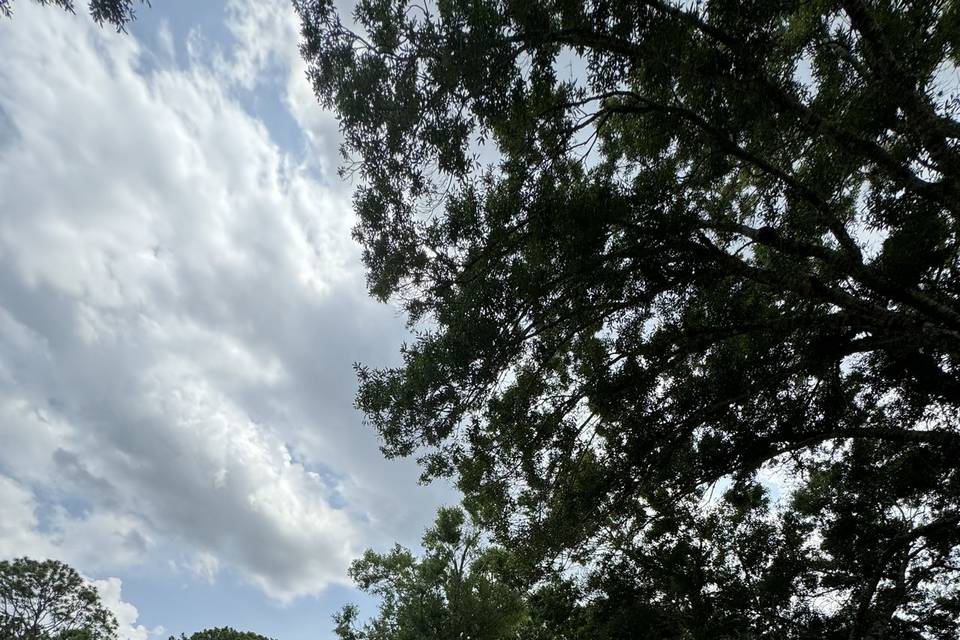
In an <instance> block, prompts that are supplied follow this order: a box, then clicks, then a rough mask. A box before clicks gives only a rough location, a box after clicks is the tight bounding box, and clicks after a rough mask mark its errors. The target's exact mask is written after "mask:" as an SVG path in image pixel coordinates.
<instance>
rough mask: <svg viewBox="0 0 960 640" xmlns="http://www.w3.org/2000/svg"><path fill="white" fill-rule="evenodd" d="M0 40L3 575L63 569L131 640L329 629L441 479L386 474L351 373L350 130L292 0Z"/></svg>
mask: <svg viewBox="0 0 960 640" xmlns="http://www.w3.org/2000/svg"><path fill="white" fill-rule="evenodd" d="M13 9H14V17H13V19H12V20H6V21H4V22H2V23H0V60H3V64H2V65H0V442H2V443H3V446H2V447H0V512H2V513H3V514H4V517H3V518H2V519H0V557H14V556H20V555H30V556H33V557H55V558H59V559H62V560H64V561H67V562H69V563H70V564H72V565H73V566H75V567H77V568H78V569H79V570H80V571H81V572H82V573H83V574H84V575H86V576H87V577H89V578H90V579H91V580H95V581H96V582H97V584H98V586H99V587H100V588H101V592H102V593H103V595H104V598H105V600H106V601H107V602H108V603H109V604H110V605H111V606H112V607H113V608H114V610H115V611H116V613H117V615H118V618H119V619H120V621H121V624H122V637H123V638H124V640H151V639H153V638H158V637H160V638H164V640H165V639H166V637H167V635H169V634H174V633H177V634H179V633H180V632H187V633H190V632H193V631H196V630H198V629H201V628H204V627H210V626H222V625H231V626H234V627H238V628H244V629H250V630H253V631H257V632H260V633H263V634H266V635H269V636H272V637H276V638H278V639H279V640H306V639H307V638H310V639H311V640H315V639H322V638H329V637H332V634H331V632H330V627H331V625H330V615H331V613H332V612H333V611H334V610H336V609H338V608H339V607H340V606H341V605H342V604H343V603H345V602H348V601H358V602H360V603H362V604H363V605H364V607H365V608H366V609H367V610H368V611H369V610H370V609H371V607H372V606H373V603H372V602H371V601H370V600H369V599H365V598H364V597H363V596H362V595H361V594H358V593H357V592H356V591H355V590H354V589H353V587H352V586H351V585H350V583H349V580H348V579H347V576H346V567H347V565H348V563H349V561H350V559H351V558H353V557H355V556H356V555H357V554H359V553H360V552H361V551H362V550H363V549H364V548H366V547H371V546H372V547H376V548H386V547H388V546H389V545H391V544H392V543H393V542H394V541H399V542H401V543H403V544H406V545H410V546H413V545H416V544H417V541H418V540H419V536H420V533H421V531H422V530H423V528H424V526H425V525H426V524H427V523H428V522H429V521H430V520H431V518H432V514H433V512H434V510H435V508H436V507H437V506H438V505H439V504H442V503H452V502H454V501H455V500H456V495H455V494H454V493H453V492H452V490H450V489H449V488H447V487H441V486H431V487H421V486H419V485H418V484H417V481H416V480H417V476H418V470H417V469H416V466H415V464H414V463H413V462H412V461H409V460H401V461H386V460H384V459H383V458H382V456H381V455H380V452H379V450H378V446H377V445H378V443H377V440H376V437H375V435H374V434H373V433H372V432H371V431H370V430H369V429H368V428H366V427H365V426H364V425H363V424H362V417H361V416H360V415H358V414H357V412H356V411H355V410H354V409H353V406H352V405H353V395H354V391H355V379H354V376H353V371H352V364H353V363H354V362H357V361H360V362H364V363H369V364H378V365H389V364H391V363H393V362H396V358H397V353H398V347H399V345H400V343H401V342H402V341H403V340H404V339H405V337H406V330H405V328H404V326H403V323H402V320H401V318H399V316H398V314H397V312H396V310H395V309H393V308H391V307H389V306H387V305H381V304H378V303H376V302H374V301H372V300H371V299H370V298H369V297H368V296H367V295H366V292H365V287H364V277H363V270H362V266H361V265H360V261H359V250H358V248H357V247H356V246H355V244H354V243H353V241H352V240H351V238H350V227H351V226H352V213H351V211H350V190H351V186H350V185H349V184H345V183H343V182H342V181H341V180H340V179H339V178H338V177H337V175H336V166H337V162H338V151H337V145H338V142H339V139H338V133H337V124H336V120H335V118H334V117H333V116H332V114H330V113H326V112H324V111H323V110H321V109H320V108H319V106H318V105H317V104H316V101H315V99H314V97H313V95H312V93H311V91H310V87H309V85H308V83H307V82H306V80H305V78H304V72H305V69H304V66H303V62H302V61H301V60H300V59H299V56H298V52H297V28H298V25H297V22H296V18H295V16H294V14H293V11H292V9H291V7H290V6H289V4H288V3H287V2H286V0H223V1H221V0H156V1H155V2H154V3H153V7H152V8H149V9H148V8H143V9H141V10H140V11H139V12H138V19H137V21H136V22H135V23H134V24H133V25H132V26H131V28H130V33H129V34H127V35H118V34H115V33H113V32H112V31H111V30H109V29H105V30H104V29H99V28H97V27H95V26H94V25H93V24H92V23H91V21H90V20H89V18H88V16H86V15H85V13H84V12H83V11H79V10H78V14H77V15H76V16H73V15H69V14H67V13H64V12H61V11H59V10H57V9H54V8H41V7H39V6H37V5H35V4H34V3H32V2H29V1H28V0H17V1H16V2H14V3H13Z"/></svg>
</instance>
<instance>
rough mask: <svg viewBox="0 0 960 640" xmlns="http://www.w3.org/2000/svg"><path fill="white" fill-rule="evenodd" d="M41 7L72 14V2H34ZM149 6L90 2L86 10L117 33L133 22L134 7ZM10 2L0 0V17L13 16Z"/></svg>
mask: <svg viewBox="0 0 960 640" xmlns="http://www.w3.org/2000/svg"><path fill="white" fill-rule="evenodd" d="M34 2H37V3H39V4H42V5H54V6H57V7H60V8H61V9H64V10H66V11H69V12H70V13H73V12H74V10H75V8H74V1H73V0H34ZM141 3H145V4H147V5H149V4H150V2H149V0H90V2H89V4H88V8H89V10H90V16H91V17H92V18H93V19H94V20H95V21H96V22H97V24H99V25H103V24H104V23H106V24H109V25H112V26H114V27H116V28H117V30H118V31H123V30H124V27H125V25H126V24H127V23H128V22H130V21H131V20H133V18H134V16H135V11H134V9H135V7H136V6H137V5H138V4H141ZM11 4H12V0H0V16H7V17H10V16H11V15H12V14H13V10H12V8H11Z"/></svg>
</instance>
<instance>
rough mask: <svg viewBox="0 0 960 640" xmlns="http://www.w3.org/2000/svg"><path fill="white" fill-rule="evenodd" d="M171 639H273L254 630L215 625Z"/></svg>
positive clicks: (171, 639)
mask: <svg viewBox="0 0 960 640" xmlns="http://www.w3.org/2000/svg"><path fill="white" fill-rule="evenodd" d="M170 640H271V639H270V638H267V637H266V636H261V635H260V634H258V633H253V632H252V631H237V630H236V629H234V628H232V627H215V628H213V629H204V630H203V631H197V632H195V633H193V634H191V635H189V636H188V635H186V634H184V633H181V634H180V638H176V637H174V636H170Z"/></svg>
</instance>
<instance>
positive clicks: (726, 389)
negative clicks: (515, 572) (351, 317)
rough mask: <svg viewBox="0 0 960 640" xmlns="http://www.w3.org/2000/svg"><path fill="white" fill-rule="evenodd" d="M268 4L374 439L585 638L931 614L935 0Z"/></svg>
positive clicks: (937, 200) (953, 560) (948, 629)
mask: <svg viewBox="0 0 960 640" xmlns="http://www.w3.org/2000/svg"><path fill="white" fill-rule="evenodd" d="M294 4H295V6H296V7H297V9H298V11H299V13H300V16H301V17H302V19H303V25H304V26H303V37H304V42H303V47H302V51H303V54H304V56H305V58H306V59H307V60H308V62H309V64H310V75H311V78H312V80H313V83H314V86H315V89H316V92H317V94H318V96H319V97H320V100H321V102H322V103H323V104H324V105H326V106H329V107H332V108H335V109H336V110H337V112H338V114H339V116H340V119H341V123H342V129H343V134H344V140H345V149H344V151H345V153H346V157H347V159H348V162H349V164H348V165H347V167H348V169H349V170H350V171H351V172H352V173H354V174H355V175H356V176H357V177H359V178H360V186H359V188H358V189H357V192H356V196H355V206H356V210H357V213H358V217H359V221H358V223H357V226H356V229H355V234H356V237H357V238H358V239H359V240H360V242H361V243H362V244H363V247H364V259H365V262H366V265H367V268H368V281H369V286H370V290H371V291H372V292H373V293H374V294H375V295H376V296H378V297H380V298H382V299H393V300H395V301H397V302H399V303H400V304H402V305H403V307H404V309H405V310H406V312H407V314H408V317H409V320H410V324H411V327H413V328H416V329H417V330H418V333H417V339H416V340H415V342H414V343H413V344H409V345H405V346H404V347H403V357H404V361H403V364H402V366H400V367H397V368H394V369H385V370H384V369H381V370H378V369H371V368H367V367H361V368H360V369H359V375H360V382H361V388H360V392H359V395H358V405H359V406H360V408H361V409H363V410H364V411H365V412H366V414H367V416H368V419H369V421H370V422H371V423H372V425H373V426H374V427H375V428H376V429H377V430H378V431H379V433H380V434H381V436H382V439H383V447H384V451H385V452H386V453H387V454H388V455H419V456H420V457H421V459H422V461H423V463H424V470H425V475H426V476H427V477H433V476H437V475H447V474H450V475H453V476H454V477H455V478H456V479H457V481H458V484H459V486H460V488H461V489H462V490H463V492H464V495H465V500H466V506H467V507H468V509H469V510H470V511H471V513H473V514H474V515H475V517H476V518H478V520H479V522H480V523H481V524H482V525H483V526H485V527H487V528H489V530H490V531H491V533H493V534H494V535H495V536H496V539H497V540H498V542H499V543H500V544H502V545H504V546H505V547H506V548H509V549H510V550H511V551H512V552H514V553H515V555H516V556H517V557H519V558H522V559H524V560H525V562H526V563H527V564H529V567H528V569H529V576H530V578H531V579H540V580H546V581H548V582H549V581H550V580H552V579H554V578H555V577H556V571H557V569H558V567H561V566H566V567H568V568H569V567H571V566H572V567H577V568H578V575H580V578H579V579H578V581H577V583H576V585H575V586H576V589H577V590H578V591H576V592H575V593H574V594H572V595H569V598H570V599H571V601H573V602H577V603H578V607H579V606H580V605H582V603H584V602H593V603H595V607H594V608H591V609H589V610H588V611H581V610H580V609H579V608H577V607H574V608H573V609H570V611H568V613H569V617H570V619H571V620H573V621H574V622H576V620H578V619H579V618H577V616H580V617H581V618H583V616H586V618H584V619H587V620H588V621H589V622H586V623H584V624H587V625H588V627H591V628H594V630H595V631H596V625H598V624H601V621H602V624H603V625H607V626H605V627H604V629H606V631H604V633H607V634H608V635H609V636H610V637H617V635H618V634H621V637H622V635H623V634H626V633H627V631H626V630H627V629H633V631H631V632H630V634H629V635H632V636H633V637H638V634H639V633H645V632H643V631H641V632H638V631H636V629H650V631H649V632H648V633H649V637H695V638H715V637H731V638H733V637H751V638H754V637H771V638H772V637H778V638H801V637H817V638H820V637H824V638H851V639H856V638H867V637H897V638H901V637H902V638H953V637H956V629H957V628H958V626H960V618H958V616H960V598H958V593H957V585H958V584H960V575H958V573H960V571H958V569H960V562H958V555H960V552H958V545H960V526H958V524H960V473H958V471H960V469H958V467H960V416H958V409H960V376H958V359H960V279H958V267H960V264H958V255H960V253H958V251H960V245H958V222H960V151H958V140H960V121H958V119H957V109H958V107H960V98H958V96H957V95H955V94H954V93H951V92H950V91H951V88H952V85H951V83H953V82H955V76H956V67H955V66H954V65H955V64H956V63H957V61H958V60H960V49H958V47H960V6H958V4H957V3H956V2H953V1H931V0H913V1H906V2H894V1H893V0H839V1H837V2H826V1H823V0H812V1H811V0H802V1H801V0H755V1H747V2H744V1H743V0H736V1H734V0H710V1H706V0H700V1H694V2H683V3H680V2H664V1H661V0H590V1H587V2H571V1H568V0H552V1H531V0H524V1H522V2H518V1H515V0H442V1H441V2H438V3H435V4H431V3H427V4H421V3H416V2H407V1H404V0H361V2H359V4H358V5H357V7H356V10H355V11H354V14H353V21H352V23H347V24H346V25H345V24H344V23H343V22H341V17H340V16H339V15H337V13H336V11H335V9H334V8H333V3H332V2H330V1H329V0H295V2H294ZM352 25H355V26H352ZM348 27H350V28H348ZM351 28H355V29H356V32H354V31H351ZM574 69H580V71H574ZM951 79H952V80H951ZM953 88H955V87H953ZM761 471H762V472H763V473H764V474H769V473H771V472H775V474H776V476H777V477H779V478H781V479H782V480H783V483H784V484H783V486H782V487H781V488H780V489H779V490H778V491H779V492H781V494H782V495H780V496H778V498H779V499H778V500H776V501H775V503H770V502H769V501H768V500H767V499H764V498H763V497H762V495H761V494H762V490H761V489H760V488H758V487H757V484H756V483H757V478H758V473H760V472H761ZM717 482H721V483H723V485H724V486H725V485H727V484H729V485H730V486H731V487H732V489H731V491H732V494H730V497H729V500H728V499H725V500H723V501H722V502H723V504H727V505H728V506H727V507H724V508H725V509H729V513H728V514H727V515H725V516H723V517H720V516H717V515H716V514H715V513H714V511H712V510H709V509H704V507H703V500H702V497H703V496H704V495H705V492H707V491H709V490H710V488H711V487H714V486H715V485H716V483H717ZM718 517H720V520H718V521H716V522H714V521H713V520H711V519H712V518H713V519H716V518H718ZM744 546H745V547H744ZM741 547H744V548H743V549H741ZM738 554H741V555H743V559H740V558H739V555H738ZM565 563H566V564H565ZM564 584H567V583H564ZM568 586H569V585H568ZM565 588H566V587H565ZM571 588H572V587H571ZM550 602H551V603H552V604H550V606H549V607H547V608H548V610H549V611H552V612H553V613H555V614H556V615H557V616H559V618H562V617H563V616H562V615H560V614H559V613H557V612H558V611H560V609H561V608H558V605H556V602H554V601H550ZM625 603H633V604H629V605H628V604H625ZM643 603H645V604H643ZM551 615H553V614H551ZM574 622H571V624H574ZM577 624H579V623H577ZM653 629H663V631H662V632H660V631H654V630H653ZM618 630H619V631H618ZM571 633H572V632H571ZM577 633H580V632H577ZM598 633H599V632H598ZM658 634H659V635H658ZM586 637H589V633H587V634H586Z"/></svg>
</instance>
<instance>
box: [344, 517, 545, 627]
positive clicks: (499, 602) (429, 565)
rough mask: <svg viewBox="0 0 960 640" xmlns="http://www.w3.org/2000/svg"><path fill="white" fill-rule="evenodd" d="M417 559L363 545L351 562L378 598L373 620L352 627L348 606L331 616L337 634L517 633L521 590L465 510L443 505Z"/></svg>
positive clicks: (361, 582)
mask: <svg viewBox="0 0 960 640" xmlns="http://www.w3.org/2000/svg"><path fill="white" fill-rule="evenodd" d="M423 546H424V555H423V557H422V558H421V559H416V558H415V557H414V555H413V554H412V553H411V552H410V551H409V550H408V549H404V548H402V547H400V546H397V547H395V548H394V549H393V550H391V551H390V552H389V553H386V554H379V553H375V552H374V551H367V552H366V554H364V556H363V557H362V558H360V559H358V560H356V561H355V562H354V563H353V565H352V566H351V568H350V575H351V577H352V578H353V579H354V581H355V582H356V583H357V585H358V586H359V587H360V588H361V589H362V590H364V591H367V592H369V593H372V594H375V595H377V596H379V597H380V612H379V615H378V617H377V618H376V619H374V620H372V621H370V622H368V623H366V624H365V625H363V626H362V627H360V628H358V627H357V625H356V620H357V617H358V610H357V608H356V607H354V606H352V605H348V606H346V607H344V608H343V610H342V611H341V612H340V613H339V614H337V616H336V617H335V620H336V623H337V627H336V632H337V635H338V636H339V637H340V638H341V640H421V639H423V638H470V639H471V640H498V639H500V638H515V637H517V633H518V630H519V629H521V628H523V623H524V622H525V620H526V612H525V604H524V601H523V592H522V591H521V590H519V589H518V588H517V587H516V586H515V585H511V582H510V561H509V557H508V556H507V554H506V553H505V552H504V551H503V550H502V549H499V548H497V547H493V546H485V545H484V544H483V540H482V537H481V535H480V533H479V532H478V531H477V530H476V529H474V528H473V527H471V526H469V525H468V524H467V522H466V519H465V516H464V513H463V511H461V510H459V509H441V510H440V512H439V514H438V515H437V521H436V523H435V524H434V526H433V527H432V528H431V529H430V530H428V531H427V533H426V534H425V535H424V537H423Z"/></svg>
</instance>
